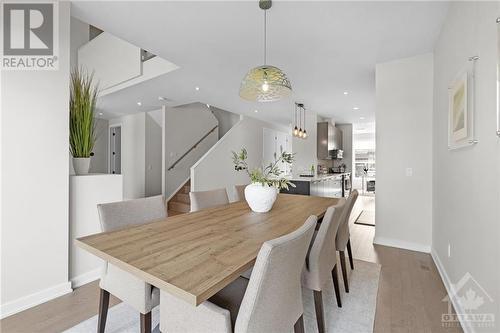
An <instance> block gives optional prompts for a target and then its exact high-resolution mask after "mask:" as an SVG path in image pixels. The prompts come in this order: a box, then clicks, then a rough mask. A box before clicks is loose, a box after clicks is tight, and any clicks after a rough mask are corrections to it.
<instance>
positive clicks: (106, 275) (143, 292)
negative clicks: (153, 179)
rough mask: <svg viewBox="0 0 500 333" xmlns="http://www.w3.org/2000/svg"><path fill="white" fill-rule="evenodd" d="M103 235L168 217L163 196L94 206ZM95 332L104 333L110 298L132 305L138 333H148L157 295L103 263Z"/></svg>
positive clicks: (155, 291)
mask: <svg viewBox="0 0 500 333" xmlns="http://www.w3.org/2000/svg"><path fill="white" fill-rule="evenodd" d="M97 210H98V212H99V219H100V221H101V226H102V230H103V231H113V230H116V229H120V228H123V227H127V226H131V225H137V224H144V223H148V222H153V221H158V220H162V219H165V218H166V217H167V211H166V208H165V202H164V200H163V196H161V195H159V196H155V197H149V198H143V199H136V200H128V201H121V202H113V203H108V204H101V205H97ZM99 286H100V288H101V291H100V294H101V295H100V301H99V317H98V323H97V331H98V332H99V333H102V332H104V328H105V326H106V317H107V313H108V307H109V294H110V293H111V294H113V295H114V296H116V297H118V298H119V299H121V300H122V301H123V302H125V303H127V304H129V305H131V306H132V307H133V308H135V309H136V310H137V311H138V312H139V313H140V322H141V332H151V310H152V309H153V308H154V307H155V306H157V305H158V304H159V301H160V291H159V290H158V289H157V288H155V287H153V286H151V285H150V284H148V283H146V282H144V281H142V280H140V279H139V278H137V277H135V276H134V275H132V274H130V273H127V272H125V271H123V270H121V269H120V268H118V267H116V266H115V265H113V264H110V263H107V262H106V263H104V269H103V272H102V275H101V281H100V283H99Z"/></svg>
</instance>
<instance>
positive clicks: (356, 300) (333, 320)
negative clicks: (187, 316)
mask: <svg viewBox="0 0 500 333" xmlns="http://www.w3.org/2000/svg"><path fill="white" fill-rule="evenodd" d="M348 266H349V265H348ZM348 275H349V293H348V294H347V293H345V292H344V287H343V280H342V274H341V273H340V266H339V279H340V281H339V282H340V292H341V297H342V308H338V307H337V303H336V300H335V292H334V291H333V283H332V281H331V280H330V281H329V283H328V284H327V286H326V288H325V289H326V290H324V291H323V306H324V311H325V325H326V331H327V332H335V333H368V332H372V331H373V323H374V320H375V308H376V305H377V293H378V282H379V278H380V265H378V264H375V263H369V262H366V261H361V260H355V261H354V270H353V271H351V270H349V271H348ZM302 295H303V301H304V322H305V328H306V332H307V333H311V332H318V328H317V324H316V315H315V311H314V298H313V293H312V291H310V290H303V292H302ZM159 316H160V312H159V307H156V308H155V309H154V310H153V315H152V317H153V325H152V327H154V328H155V329H154V331H153V332H154V333H159V332H160V330H159V326H158V322H159ZM96 328H97V316H94V317H92V318H90V319H88V320H86V321H84V322H81V323H80V324H78V325H76V326H74V327H72V328H70V329H68V330H66V331H65V332H67V333H87V332H95V331H96ZM139 331H140V330H139V314H138V313H137V312H136V311H135V310H134V309H133V308H132V307H130V306H128V305H127V304H125V303H120V304H117V305H115V306H113V307H112V308H110V309H109V311H108V319H107V322H106V333H122V332H126V333H128V332H130V333H137V332H139ZM166 333H170V332H166ZM174 333H175V332H174ZM200 333H201V332H200ZM207 333H209V332H207Z"/></svg>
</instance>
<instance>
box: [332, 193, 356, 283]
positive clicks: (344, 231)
mask: <svg viewBox="0 0 500 333" xmlns="http://www.w3.org/2000/svg"><path fill="white" fill-rule="evenodd" d="M357 198H358V191H357V190H354V191H352V192H351V194H350V195H349V198H347V202H346V204H345V207H344V212H343V213H342V221H341V222H340V226H339V229H338V231H337V236H336V238H335V245H336V246H337V251H339V255H340V267H341V268H342V278H343V280H344V287H345V291H346V292H347V293H348V292H349V282H348V281H347V266H346V265H347V264H346V262H345V252H344V251H345V249H346V248H347V254H348V255H349V263H350V265H351V269H354V262H353V259H352V250H351V240H350V234H349V217H350V216H351V212H352V208H353V207H354V204H355V203H356V199H357Z"/></svg>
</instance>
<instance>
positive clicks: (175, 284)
mask: <svg viewBox="0 0 500 333" xmlns="http://www.w3.org/2000/svg"><path fill="white" fill-rule="evenodd" d="M338 200H340V199H339V198H323V197H315V196H305V195H294V194H278V196H277V199H276V202H275V203H274V206H273V208H272V209H271V210H270V211H269V212H267V213H256V212H253V211H252V210H251V209H250V208H249V206H248V204H247V203H246V202H245V201H239V202H234V203H229V204H225V205H221V206H217V207H213V208H208V209H203V210H200V211H197V212H191V213H186V214H180V215H175V216H170V217H167V218H165V219H163V220H161V221H153V222H150V223H146V224H140V225H134V226H127V227H124V228H122V229H118V230H114V231H110V232H102V233H98V234H94V235H89V236H85V237H81V238H78V239H76V240H75V242H76V244H77V246H79V247H81V248H82V249H85V250H86V251H88V252H90V253H92V254H94V255H96V256H97V257H99V258H101V259H103V260H105V261H107V262H109V263H112V264H113V265H116V266H117V267H119V268H121V269H122V270H124V271H126V272H128V273H131V274H133V275H135V276H136V277H138V278H139V279H141V280H143V281H145V282H147V283H149V284H151V285H153V286H155V287H157V288H159V289H160V290H162V291H166V292H168V293H170V294H172V295H174V296H176V297H179V298H181V299H183V300H185V301H186V302H188V303H190V304H192V305H193V306H197V305H199V304H201V303H203V302H204V301H206V300H207V299H209V298H210V297H211V296H213V295H214V294H216V293H217V292H219V291H220V290H222V289H223V288H224V287H225V286H227V285H228V284H230V283H231V282H232V281H234V280H235V279H237V278H238V277H239V276H240V275H241V274H242V273H244V272H245V271H247V270H248V269H250V268H251V267H252V266H253V265H254V263H255V260H256V258H257V254H258V253H259V250H260V248H261V246H262V244H263V243H264V242H266V241H268V240H271V239H274V238H278V237H281V236H283V235H286V234H288V233H290V232H293V231H295V230H296V229H298V228H299V227H300V226H302V225H303V224H304V222H305V221H306V219H307V218H308V217H309V216H311V215H315V216H317V217H318V219H321V218H322V217H323V215H324V214H325V212H326V210H327V208H328V207H330V206H332V205H335V204H336V203H337V202H338Z"/></svg>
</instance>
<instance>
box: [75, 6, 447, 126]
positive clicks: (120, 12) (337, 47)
mask: <svg viewBox="0 0 500 333" xmlns="http://www.w3.org/2000/svg"><path fill="white" fill-rule="evenodd" d="M447 9H448V3H446V2H403V1H402V2H328V1H320V2H310V1H308V2H298V1H290V2H288V1H278V2H277V1H274V2H273V7H272V8H271V9H270V10H269V11H268V56H267V58H268V64H271V65H274V66H277V67H279V68H281V69H282V70H283V71H285V73H287V74H288V77H289V78H290V80H291V82H292V87H293V95H292V97H291V98H289V99H286V100H283V101H280V102H273V103H251V102H247V101H244V100H242V99H241V98H240V97H239V95H238V91H239V85H240V82H241V79H242V78H243V77H244V75H245V74H246V72H247V71H248V70H249V69H250V68H252V67H255V66H258V65H262V62H263V12H262V10H260V9H259V7H258V1H251V2H250V1H235V2H212V1H201V2H181V1H177V2H161V1H152V2H142V3H141V2H139V1H138V2H131V1H97V2H91V1H77V2H75V1H73V2H72V15H73V16H75V17H77V18H78V19H80V20H82V21H84V22H87V23H90V24H92V25H94V26H97V27H99V28H101V29H103V30H104V31H107V32H110V33H112V34H114V35H116V36H118V37H120V38H122V39H124V40H127V41H129V42H130V43H132V44H135V45H137V46H140V47H142V48H143V49H146V50H149V51H151V52H152V53H155V54H157V55H159V56H161V57H163V58H165V59H167V60H169V61H171V62H173V63H175V64H176V65H178V66H179V67H180V69H178V70H175V71H173V72H171V73H168V74H166V75H163V76H160V77H157V78H155V79H153V80H150V81H148V82H146V83H144V84H141V85H138V86H135V87H132V88H128V89H125V90H123V91H120V92H117V93H114V94H111V95H109V96H106V97H104V98H103V105H105V108H106V110H109V111H110V112H114V113H117V112H118V113H134V112H139V111H147V110H153V109H157V108H158V106H159V105H161V104H162V103H161V101H159V100H158V96H165V97H168V98H170V99H172V100H174V101H175V104H182V103H189V102H194V101H200V102H202V103H209V104H211V105H214V106H217V107H219V108H221V109H225V110H228V111H232V112H236V113H240V114H246V115H251V116H254V117H258V118H261V119H264V120H268V121H275V122H280V123H283V124H288V123H289V122H290V121H291V119H292V116H293V103H294V101H301V102H303V103H305V105H306V107H307V108H308V110H311V111H314V112H316V113H318V114H319V115H321V116H323V117H328V118H333V119H334V120H335V121H336V122H338V123H345V122H347V123H359V122H361V123H362V122H373V121H374V118H375V64H377V63H380V62H385V61H390V60H393V59H398V58H403V57H408V56H412V55H417V54H421V53H425V52H429V51H432V49H433V46H434V42H435V40H436V39H437V37H438V35H439V32H440V30H441V25H442V23H443V21H444V18H445V15H446V13H447ZM196 86H198V87H200V90H199V91H196V90H195V87H196ZM344 91H347V92H348V93H349V94H348V95H344V93H343V92H344ZM137 101H141V102H142V106H140V107H139V106H138V105H137ZM354 107H358V108H359V110H357V111H355V110H353V108H354ZM254 110H258V113H255V112H254ZM360 117H363V118H364V119H361V120H360Z"/></svg>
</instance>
